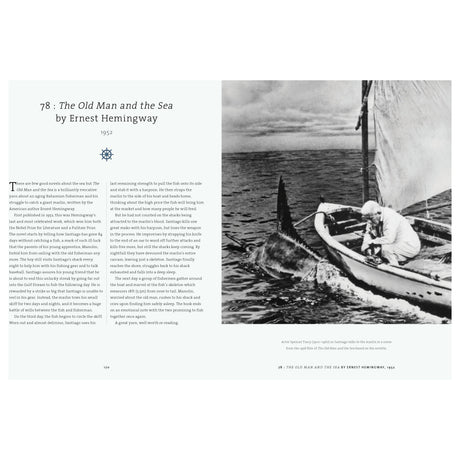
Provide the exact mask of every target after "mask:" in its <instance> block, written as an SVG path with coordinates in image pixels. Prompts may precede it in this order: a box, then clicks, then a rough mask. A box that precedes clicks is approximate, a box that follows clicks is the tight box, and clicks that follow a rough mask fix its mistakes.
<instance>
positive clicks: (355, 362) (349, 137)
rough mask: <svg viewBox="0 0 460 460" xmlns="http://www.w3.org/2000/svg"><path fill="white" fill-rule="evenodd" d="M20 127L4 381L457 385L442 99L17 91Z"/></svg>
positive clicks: (279, 87) (252, 85) (444, 90)
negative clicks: (414, 381) (453, 381)
mask: <svg viewBox="0 0 460 460" xmlns="http://www.w3.org/2000/svg"><path fill="white" fill-rule="evenodd" d="M374 91H375V93H374ZM430 91H432V93H433V94H434V95H435V99H433V100H434V102H433V103H432V100H431V99H430ZM407 101H409V102H407ZM430 104H431V105H430ZM427 107H430V108H427ZM433 107H435V109H433ZM9 110H10V147H9V148H10V150H9V184H8V194H9V223H8V225H9V230H8V240H9V259H8V264H9V344H10V350H9V363H10V364H9V366H10V369H9V372H10V377H11V378H14V379H22V378H87V379H96V378H97V379H101V378H102V379H104V378H107V379H119V378H122V379H137V378H145V379H164V378H248V379H254V378H255V379H259V378H261V379H317V378H326V379H337V378H346V379H357V378H363V379H402V378H404V379H405V378H450V372H451V370H450V341H451V306H452V305H451V298H450V293H451V281H452V278H451V251H452V249H451V192H450V155H451V152H450V82H429V83H424V82H404V84H401V83H399V84H398V82H373V83H372V82H370V81H369V82H366V83H365V84H363V86H362V83H361V81H261V82H258V81H228V82H227V81H224V82H221V81H138V82H136V81H129V82H128V81H127V82H124V81H107V82H104V81H94V82H92V81H13V82H11V83H10V107H9ZM360 110H361V114H360ZM405 114H406V115H407V116H405ZM430 115H431V116H434V115H435V118H436V122H432V121H431V119H430V118H429V117H430ZM358 116H359V117H360V121H359V125H360V126H361V125H362V126H361V128H362V127H364V129H366V130H368V132H367V131H366V136H367V135H368V143H367V140H366V142H365V143H364V144H363V145H365V150H366V151H365V154H366V160H365V161H366V162H367V163H364V164H365V165H368V166H364V169H365V170H366V176H367V175H368V176H369V183H368V184H365V186H366V187H367V189H366V190H367V192H366V193H368V195H367V199H368V200H369V201H374V202H375V206H378V207H374V208H372V212H369V213H364V212H362V209H364V208H362V206H363V204H364V203H363V181H362V177H363V175H362V172H363V163H362V162H363V152H364V148H363V147H362V132H361V131H360V130H355V125H356V120H357V118H358ZM368 116H369V123H367V117H368ZM363 117H366V119H365V120H364V118H363ZM374 122H375V123H374ZM374 126H375V128H374ZM431 128H433V129H432V131H430V129H431ZM376 131H377V132H376ZM363 133H364V131H363ZM425 135H426V138H427V139H429V140H427V141H425V140H424V138H423V137H422V136H425ZM375 136H377V142H376V141H375ZM366 139H367V138H366ZM388 152H389V153H388ZM387 153H388V154H387ZM405 153H408V154H409V153H410V155H412V156H411V157H410V158H409V157H405V156H404V155H405ZM433 155H434V156H433ZM374 158H375V162H374ZM414 158H416V160H414ZM398 165H405V167H407V172H404V174H403V173H401V171H402V169H401V168H402V166H401V167H400V166H398ZM419 172H420V175H421V174H422V173H423V174H424V175H425V176H427V177H426V178H422V177H419V176H418V175H417V176H416V174H418V173H419ZM367 173H368V174H367ZM409 176H410V185H409V179H408V177H409ZM430 177H434V179H435V182H436V183H435V186H433V187H432V188H430V187H428V185H427V184H429V180H430ZM379 186H380V192H379ZM413 189H416V191H415V192H413V193H412V190H413ZM434 193H435V195H434V196H432V195H433V194H434ZM382 194H383V195H382ZM367 199H366V200H364V201H367ZM392 200H393V201H392ZM392 203H395V205H394V206H393V205H392ZM369 206H371V205H368V207H369ZM403 207H408V208H407V209H408V211H407V212H406V211H404V210H403V209H402V208H403ZM391 208H393V209H391ZM369 209H370V208H369ZM366 219H367V220H366ZM374 221H375V223H374ZM409 234H410V238H412V240H410V241H409V236H407V235H409ZM373 240H375V242H373ZM414 241H415V242H414ZM363 242H365V244H364V245H363ZM413 242H414V243H413ZM374 243H375V244H374ZM409 243H410V244H412V243H413V244H412V246H411V247H410V248H409V249H410V250H409V249H408V247H409V246H408V245H409ZM363 246H365V247H363ZM410 251H413V252H410ZM427 325H430V326H429V327H428V326H427ZM421 357H423V359H421Z"/></svg>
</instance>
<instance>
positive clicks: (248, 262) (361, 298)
mask: <svg viewBox="0 0 460 460" xmlns="http://www.w3.org/2000/svg"><path fill="white" fill-rule="evenodd" d="M451 204H452V194H451V83H450V81H433V80H428V81H422V80H411V81H409V80H363V81H358V80H356V81H334V80H330V81H224V82H223V83H222V322H223V323H224V324H239V323H250V324H258V323H277V324H313V323H333V324H334V323H335V324H374V323H383V324H387V323H388V324H399V323H411V324H413V323H435V324H442V323H450V321H451V252H452V249H451V209H452V207H451Z"/></svg>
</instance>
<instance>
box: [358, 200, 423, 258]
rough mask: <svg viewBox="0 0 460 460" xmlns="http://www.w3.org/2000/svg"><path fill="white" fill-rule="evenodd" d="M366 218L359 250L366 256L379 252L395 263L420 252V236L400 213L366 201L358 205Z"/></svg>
mask: <svg viewBox="0 0 460 460" xmlns="http://www.w3.org/2000/svg"><path fill="white" fill-rule="evenodd" d="M361 214H362V217H363V219H364V220H366V221H367V226H366V231H365V233H364V238H363V244H362V246H361V251H362V252H363V253H364V254H366V255H367V256H373V255H378V254H379V255H380V256H381V257H382V259H384V260H386V261H387V262H388V263H389V264H390V265H399V263H400V262H404V261H405V260H407V259H411V258H412V257H415V256H416V255H417V254H418V253H419V252H420V239H419V237H418V235H417V233H416V232H415V231H414V229H413V228H412V227H411V225H410V223H409V222H408V221H407V220H406V218H405V217H403V216H402V215H401V214H398V213H397V212H396V211H394V210H393V209H390V208H385V207H383V206H380V205H379V204H378V203H376V202H375V201H367V202H366V203H364V205H363V207H362V208H361Z"/></svg>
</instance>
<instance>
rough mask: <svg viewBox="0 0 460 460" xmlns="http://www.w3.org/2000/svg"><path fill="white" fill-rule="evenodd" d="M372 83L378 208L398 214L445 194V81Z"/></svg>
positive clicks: (448, 106) (448, 94) (447, 157)
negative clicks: (379, 206) (387, 209)
mask: <svg viewBox="0 0 460 460" xmlns="http://www.w3.org/2000/svg"><path fill="white" fill-rule="evenodd" d="M374 84H375V89H374V96H375V98H374V118H375V135H376V148H377V152H376V156H375V165H376V168H377V172H376V177H377V184H378V187H379V192H380V196H381V200H382V204H383V205H385V206H389V207H392V208H393V209H396V210H401V209H403V208H405V207H407V206H410V205H412V204H414V203H417V202H419V201H422V200H426V199H428V198H430V197H432V196H434V195H436V194H438V193H441V192H443V191H445V190H448V189H449V188H450V187H451V89H450V82H449V81H376V82H374Z"/></svg>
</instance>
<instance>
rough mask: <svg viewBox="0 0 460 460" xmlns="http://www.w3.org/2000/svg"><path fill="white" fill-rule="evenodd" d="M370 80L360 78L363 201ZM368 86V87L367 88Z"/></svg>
mask: <svg viewBox="0 0 460 460" xmlns="http://www.w3.org/2000/svg"><path fill="white" fill-rule="evenodd" d="M371 84H372V83H371V82H369V83H368V82H367V80H362V83H361V100H362V107H361V113H362V115H361V152H362V175H363V203H365V202H366V201H368V200H369V138H368V124H367V121H368V120H367V119H368V115H367V114H368V108H367V96H368V94H369V90H370V85H371ZM368 86H369V88H368Z"/></svg>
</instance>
